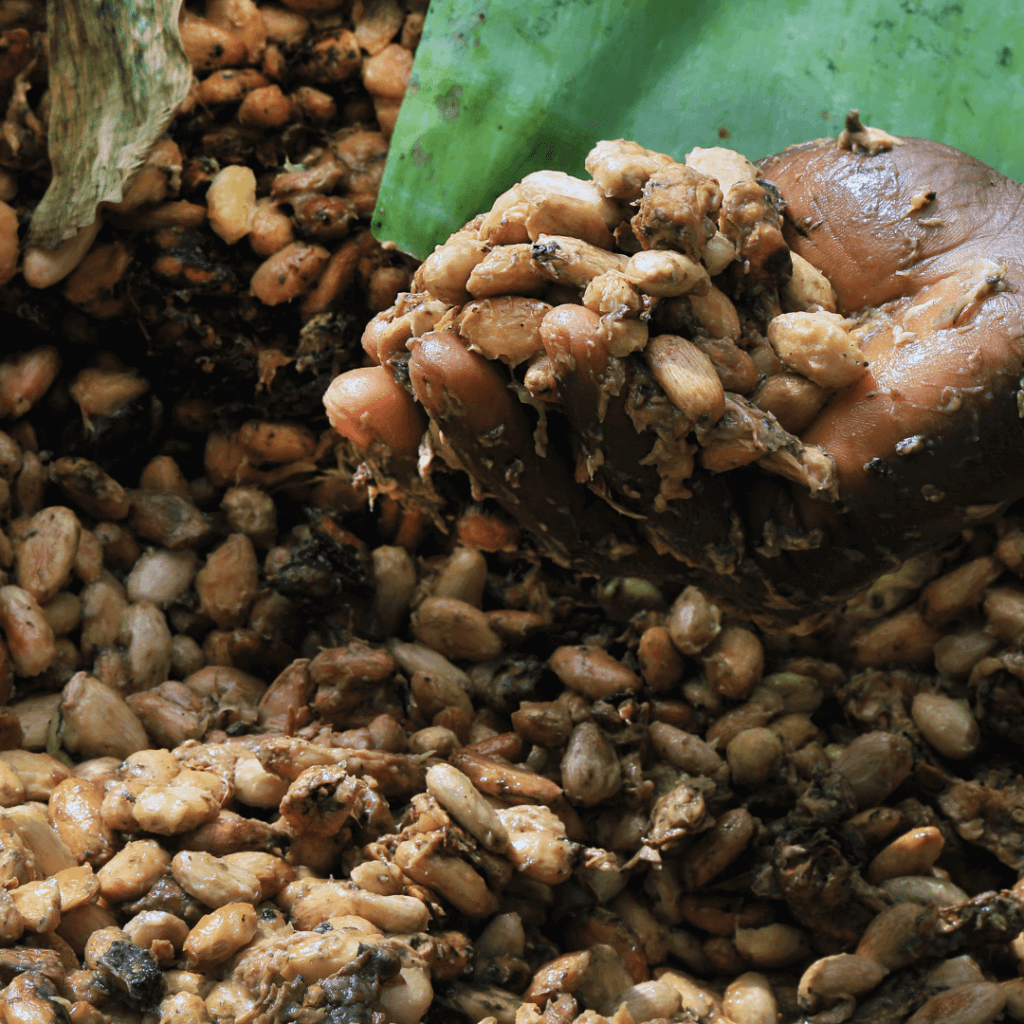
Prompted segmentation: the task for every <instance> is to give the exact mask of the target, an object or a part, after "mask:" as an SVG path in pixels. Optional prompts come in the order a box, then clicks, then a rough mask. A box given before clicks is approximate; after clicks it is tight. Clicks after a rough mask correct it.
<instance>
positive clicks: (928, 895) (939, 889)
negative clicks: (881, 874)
mask: <svg viewBox="0 0 1024 1024" xmlns="http://www.w3.org/2000/svg"><path fill="white" fill-rule="evenodd" d="M879 888H880V889H884V890H885V891H886V892H887V893H889V895H890V896H893V897H895V898H896V899H897V900H909V901H911V902H913V903H934V904H936V906H939V907H951V906H953V905H954V904H957V903H965V902H966V901H967V900H968V899H970V897H969V896H968V895H967V893H965V892H964V891H963V889H961V888H960V886H958V885H956V884H954V883H953V882H950V881H947V880H946V879H944V878H933V877H931V876H930V875H903V876H898V877H896V878H886V879H883V880H882V881H881V882H880V883H879Z"/></svg>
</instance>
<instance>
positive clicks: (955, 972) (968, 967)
mask: <svg viewBox="0 0 1024 1024" xmlns="http://www.w3.org/2000/svg"><path fill="white" fill-rule="evenodd" d="M984 980H985V975H984V974H982V972H981V968H980V967H979V966H978V961H977V960H975V959H974V957H972V956H968V955H967V954H966V953H964V954H963V955H962V956H953V957H949V958H948V959H946V960H942V961H940V962H939V963H938V964H936V966H935V967H933V968H932V969H931V970H930V971H929V972H928V973H927V974H926V975H925V976H924V983H925V986H926V987H927V988H930V989H932V990H933V991H936V990H940V989H950V988H959V986H961V985H974V984H977V983H978V982H980V981H984Z"/></svg>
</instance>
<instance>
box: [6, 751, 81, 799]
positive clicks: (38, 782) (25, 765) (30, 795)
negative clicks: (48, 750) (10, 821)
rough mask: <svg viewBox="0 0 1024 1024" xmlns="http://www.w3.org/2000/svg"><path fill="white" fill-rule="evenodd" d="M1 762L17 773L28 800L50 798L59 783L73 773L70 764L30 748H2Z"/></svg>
mask: <svg viewBox="0 0 1024 1024" xmlns="http://www.w3.org/2000/svg"><path fill="white" fill-rule="evenodd" d="M0 762H3V764H5V765H6V766H7V767H8V768H10V769H11V770H12V771H13V772H15V773H17V776H18V778H19V779H20V780H21V783H22V785H23V787H24V790H25V799H26V800H39V801H42V802H45V801H47V800H49V799H50V794H51V793H52V792H53V791H54V789H55V788H56V787H57V785H58V783H61V782H63V781H64V779H66V778H67V777H68V776H69V775H70V774H71V770H70V769H69V768H68V766H67V765H65V764H64V763H63V762H61V761H58V760H57V759H56V758H55V757H51V756H50V755H49V754H37V753H32V752H31V751H28V750H2V751H0ZM19 802H20V801H19Z"/></svg>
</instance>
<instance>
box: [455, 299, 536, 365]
mask: <svg viewBox="0 0 1024 1024" xmlns="http://www.w3.org/2000/svg"><path fill="white" fill-rule="evenodd" d="M551 308H552V307H551V306H550V305H549V304H548V303H546V302H542V301H541V300H540V299H533V298H528V297H526V296H522V295H503V296H497V297H495V298H487V299H477V300H476V301H474V302H469V303H467V304H466V305H465V306H463V307H462V311H461V312H460V313H459V315H458V317H457V318H456V320H455V329H456V330H457V331H458V332H459V335H460V336H461V337H462V338H464V339H465V340H466V341H467V342H468V347H469V349H470V350H471V351H473V352H479V353H480V354H481V355H483V356H485V357H486V358H488V359H499V360H501V361H502V362H504V363H507V364H508V365H509V366H518V365H519V364H520V363H523V362H526V360H528V359H532V358H533V357H534V356H535V355H537V353H539V352H543V351H544V342H543V339H542V338H541V333H540V325H541V321H542V320H543V318H544V316H545V314H546V313H548V312H549V311H550V310H551Z"/></svg>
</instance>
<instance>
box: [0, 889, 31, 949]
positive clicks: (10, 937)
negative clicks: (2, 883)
mask: <svg viewBox="0 0 1024 1024" xmlns="http://www.w3.org/2000/svg"><path fill="white" fill-rule="evenodd" d="M24 931H25V922H24V920H23V919H22V916H21V914H19V913H18V908H17V907H16V906H15V905H14V900H12V899H11V894H10V892H8V890H7V889H0V946H11V945H13V944H14V943H15V942H17V941H18V939H20V938H21V936H22V935H23V934H24Z"/></svg>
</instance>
